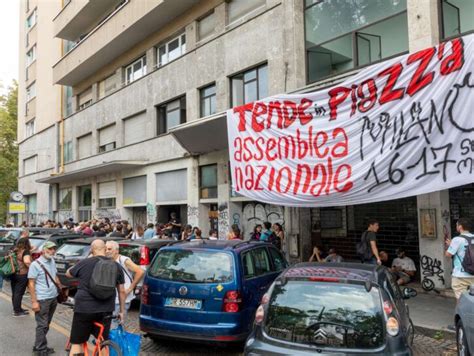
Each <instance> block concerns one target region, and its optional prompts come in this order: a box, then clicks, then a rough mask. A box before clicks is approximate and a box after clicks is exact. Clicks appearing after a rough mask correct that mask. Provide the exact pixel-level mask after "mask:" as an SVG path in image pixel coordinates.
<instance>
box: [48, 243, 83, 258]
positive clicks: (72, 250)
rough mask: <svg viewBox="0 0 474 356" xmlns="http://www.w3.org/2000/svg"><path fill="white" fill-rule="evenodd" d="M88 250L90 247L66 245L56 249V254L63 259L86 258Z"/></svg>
mask: <svg viewBox="0 0 474 356" xmlns="http://www.w3.org/2000/svg"><path fill="white" fill-rule="evenodd" d="M90 250H91V247H90V245H81V244H67V243H66V244H64V245H62V246H61V247H60V248H59V249H58V251H57V253H56V254H59V255H61V256H64V257H76V256H87V255H89V252H90Z"/></svg>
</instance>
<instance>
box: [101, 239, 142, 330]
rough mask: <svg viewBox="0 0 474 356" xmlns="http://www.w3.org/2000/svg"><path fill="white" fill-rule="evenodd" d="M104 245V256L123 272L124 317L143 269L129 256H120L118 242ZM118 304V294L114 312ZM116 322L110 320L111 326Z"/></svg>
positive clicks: (116, 310)
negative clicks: (115, 263) (117, 265)
mask: <svg viewBox="0 0 474 356" xmlns="http://www.w3.org/2000/svg"><path fill="white" fill-rule="evenodd" d="M105 247H106V256H107V257H109V258H111V259H113V260H114V261H115V262H117V263H118V264H119V265H120V267H121V268H122V270H123V274H124V277H125V284H124V288H125V295H126V299H125V313H124V319H125V318H126V315H127V312H128V310H129V309H130V304H131V302H132V300H133V299H134V298H135V294H134V291H135V288H136V287H137V285H138V283H139V282H140V281H141V280H142V278H143V276H144V275H145V271H144V270H143V269H141V268H140V266H138V265H137V264H135V263H134V262H133V261H132V260H131V259H130V257H127V256H122V255H120V254H119V247H120V246H119V244H118V243H117V242H116V241H107V243H106V244H105ZM119 307H120V304H119V299H118V296H116V298H115V314H117V313H118V310H119ZM117 326H118V323H117V322H116V321H115V320H112V327H117Z"/></svg>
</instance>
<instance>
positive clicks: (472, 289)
mask: <svg viewBox="0 0 474 356" xmlns="http://www.w3.org/2000/svg"><path fill="white" fill-rule="evenodd" d="M469 295H472V296H473V297H474V284H471V286H470V287H469Z"/></svg>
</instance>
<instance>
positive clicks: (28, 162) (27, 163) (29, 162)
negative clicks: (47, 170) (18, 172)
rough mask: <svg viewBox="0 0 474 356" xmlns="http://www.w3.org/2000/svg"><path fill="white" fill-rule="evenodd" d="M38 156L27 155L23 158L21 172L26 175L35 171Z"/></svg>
mask: <svg viewBox="0 0 474 356" xmlns="http://www.w3.org/2000/svg"><path fill="white" fill-rule="evenodd" d="M37 158H38V156H32V157H29V158H27V159H25V160H23V174H24V175H27V174H31V173H35V172H36V171H37V170H38V169H37V162H38V160H37Z"/></svg>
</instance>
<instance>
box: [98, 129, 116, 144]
mask: <svg viewBox="0 0 474 356" xmlns="http://www.w3.org/2000/svg"><path fill="white" fill-rule="evenodd" d="M112 142H115V124H113V125H110V126H107V127H104V128H103V129H100V130H99V146H104V145H106V144H108V143H112Z"/></svg>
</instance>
